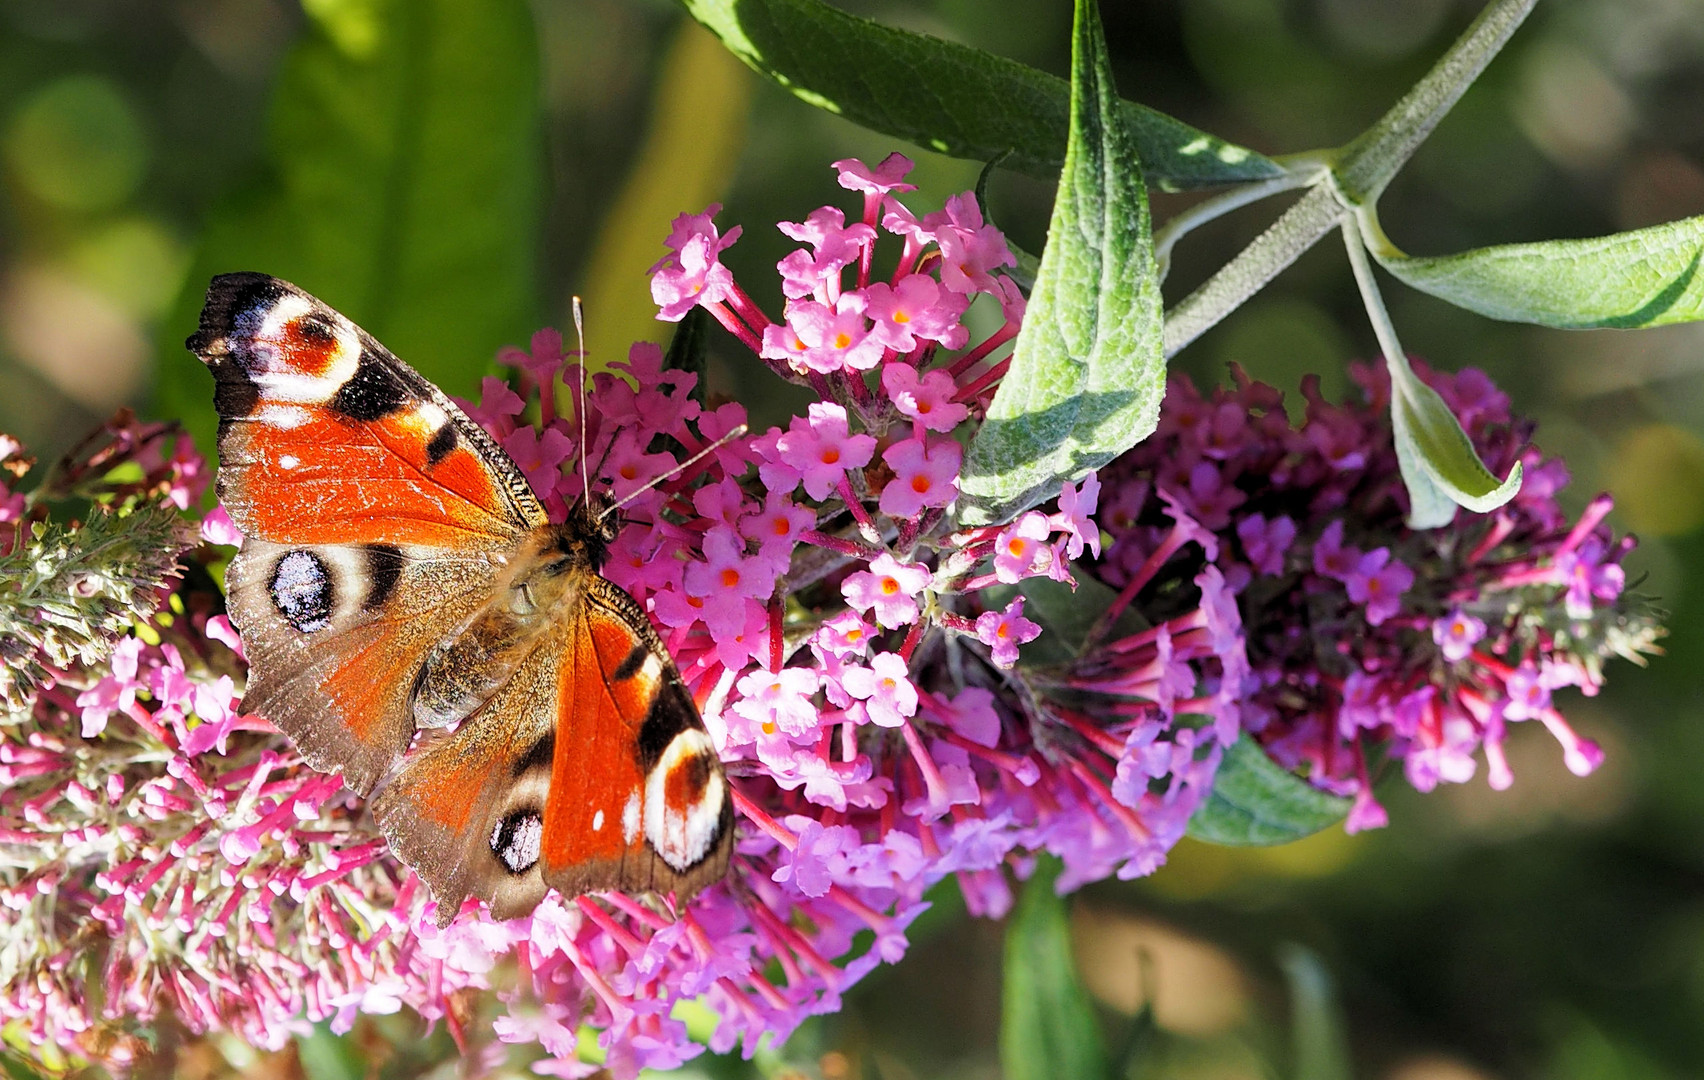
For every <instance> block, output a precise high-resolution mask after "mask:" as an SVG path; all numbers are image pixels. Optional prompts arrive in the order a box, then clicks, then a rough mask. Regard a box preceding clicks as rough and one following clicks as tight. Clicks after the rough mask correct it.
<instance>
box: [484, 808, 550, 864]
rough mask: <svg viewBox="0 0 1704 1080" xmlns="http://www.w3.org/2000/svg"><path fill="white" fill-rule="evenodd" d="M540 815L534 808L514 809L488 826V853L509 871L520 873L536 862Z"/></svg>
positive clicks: (541, 824)
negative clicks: (490, 826) (489, 834)
mask: <svg viewBox="0 0 1704 1080" xmlns="http://www.w3.org/2000/svg"><path fill="white" fill-rule="evenodd" d="M543 839H544V819H543V818H541V817H539V814H538V811H537V810H530V809H529V810H516V811H515V812H514V813H512V814H510V815H509V816H508V817H505V818H504V819H503V820H501V821H499V822H498V823H497V825H496V827H495V828H493V829H492V830H491V853H492V854H493V855H495V856H497V861H498V862H500V863H502V864H503V865H504V866H505V867H506V868H508V871H509V872H510V873H511V874H524V873H526V872H527V871H528V870H531V869H532V868H533V866H534V864H536V863H537V862H538V853H539V846H540V843H541V842H542V841H543Z"/></svg>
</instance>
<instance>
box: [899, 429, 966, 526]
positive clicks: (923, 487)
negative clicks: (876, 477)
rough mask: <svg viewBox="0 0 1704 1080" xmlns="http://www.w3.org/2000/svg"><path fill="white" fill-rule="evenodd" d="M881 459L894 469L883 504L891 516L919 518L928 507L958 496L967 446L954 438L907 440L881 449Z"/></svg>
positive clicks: (944, 503) (939, 504) (942, 503)
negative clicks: (961, 467) (959, 478)
mask: <svg viewBox="0 0 1704 1080" xmlns="http://www.w3.org/2000/svg"><path fill="white" fill-rule="evenodd" d="M882 460H883V461H885V462H887V464H888V467H889V468H891V469H892V470H893V479H892V480H889V481H888V482H887V484H886V486H884V487H883V488H882V498H881V503H880V509H881V512H882V513H884V514H886V515H888V516H889V517H891V518H910V517H916V516H917V515H918V514H919V513H921V512H922V511H923V509H924V508H925V507H930V506H946V505H947V504H948V503H950V502H952V501H953V500H954V499H956V498H958V474H959V465H960V464H961V463H962V462H963V460H964V448H963V447H961V446H960V445H959V444H958V443H957V442H955V441H953V440H952V439H941V438H932V439H930V440H928V441H927V442H925V441H924V440H923V439H906V440H904V441H903V442H896V443H894V444H893V445H892V446H890V447H888V448H887V449H886V450H884V451H882Z"/></svg>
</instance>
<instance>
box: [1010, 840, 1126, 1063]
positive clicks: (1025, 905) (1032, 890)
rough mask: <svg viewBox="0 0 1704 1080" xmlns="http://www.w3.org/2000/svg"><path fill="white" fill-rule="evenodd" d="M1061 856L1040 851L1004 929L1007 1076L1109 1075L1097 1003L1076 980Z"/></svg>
mask: <svg viewBox="0 0 1704 1080" xmlns="http://www.w3.org/2000/svg"><path fill="white" fill-rule="evenodd" d="M1059 870H1060V863H1059V860H1058V859H1056V858H1054V857H1053V856H1051V855H1043V856H1041V857H1040V859H1038V860H1037V862H1036V867H1035V873H1034V874H1033V875H1031V877H1030V879H1029V881H1028V882H1027V883H1026V884H1025V885H1024V891H1023V895H1022V896H1020V897H1019V898H1018V906H1017V908H1016V910H1014V911H1013V912H1012V919H1011V922H1010V923H1009V924H1008V925H1007V927H1006V962H1005V969H1006V970H1005V985H1004V988H1003V993H1002V1001H1001V1006H1000V1068H1001V1072H1002V1074H1003V1075H1004V1076H1005V1078H1006V1080H1106V1078H1107V1076H1108V1075H1109V1070H1108V1068H1107V1058H1106V1049H1105V1047H1104V1045H1103V1043H1102V1041H1101V1030H1100V1022H1099V1021H1098V1020H1097V1019H1096V1017H1095V1010H1094V1006H1093V1005H1091V1004H1090V1002H1089V997H1088V994H1086V993H1085V992H1084V991H1083V986H1082V983H1081V982H1079V981H1078V979H1077V968H1076V964H1075V963H1074V962H1073V960H1072V957H1071V928H1070V925H1069V922H1068V921H1067V919H1066V915H1065V903H1064V901H1063V900H1061V899H1060V898H1059V895H1058V894H1057V893H1056V892H1054V888H1053V883H1054V881H1055V880H1056V879H1057V878H1058V877H1059Z"/></svg>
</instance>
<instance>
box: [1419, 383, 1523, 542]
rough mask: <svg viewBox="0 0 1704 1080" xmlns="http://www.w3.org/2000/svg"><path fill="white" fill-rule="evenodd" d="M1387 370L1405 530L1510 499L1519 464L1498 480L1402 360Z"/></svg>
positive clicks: (1434, 525)
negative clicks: (1405, 511) (1459, 508)
mask: <svg viewBox="0 0 1704 1080" xmlns="http://www.w3.org/2000/svg"><path fill="white" fill-rule="evenodd" d="M1390 368H1391V407H1390V420H1391V427H1392V429H1393V431H1394V433H1395V437H1396V455H1397V461H1398V464H1399V465H1400V467H1401V469H1402V479H1403V482H1404V483H1405V484H1406V485H1407V486H1408V495H1409V503H1410V508H1409V513H1408V525H1409V528H1413V529H1436V528H1440V527H1441V526H1444V525H1448V524H1449V523H1450V521H1451V519H1452V518H1454V517H1455V508H1456V507H1457V506H1464V507H1466V508H1467V509H1469V510H1472V511H1474V512H1475V513H1480V514H1484V513H1489V512H1490V511H1492V510H1495V509H1497V508H1498V507H1499V506H1502V505H1503V504H1504V503H1506V502H1508V501H1509V500H1510V499H1512V498H1514V497H1515V495H1516V493H1518V492H1519V491H1520V490H1521V464H1520V462H1518V461H1517V462H1516V463H1515V467H1514V468H1513V469H1511V470H1510V471H1509V477H1508V479H1506V480H1498V479H1497V477H1496V476H1495V475H1493V474H1492V472H1491V471H1490V470H1489V469H1487V468H1486V467H1485V463H1484V462H1482V461H1480V460H1479V454H1478V452H1477V451H1475V450H1474V448H1473V441H1472V440H1471V439H1469V438H1468V437H1467V432H1465V431H1463V430H1462V429H1461V421H1459V420H1457V419H1456V416H1455V413H1453V412H1451V411H1450V407H1449V406H1448V405H1446V404H1445V403H1444V399H1443V398H1442V397H1439V396H1438V392H1437V391H1436V390H1434V389H1432V388H1431V387H1430V386H1427V385H1426V384H1425V383H1424V382H1421V381H1420V379H1419V377H1418V376H1416V375H1415V374H1414V371H1413V369H1412V368H1410V367H1409V366H1408V362H1407V361H1406V360H1402V362H1401V363H1395V364H1391V365H1390Z"/></svg>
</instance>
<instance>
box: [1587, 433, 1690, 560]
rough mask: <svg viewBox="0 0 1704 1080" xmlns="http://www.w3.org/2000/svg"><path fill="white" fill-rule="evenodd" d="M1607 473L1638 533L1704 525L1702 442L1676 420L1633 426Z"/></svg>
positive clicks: (1619, 504)
mask: <svg viewBox="0 0 1704 1080" xmlns="http://www.w3.org/2000/svg"><path fill="white" fill-rule="evenodd" d="M1605 472H1606V473H1607V474H1608V477H1609V489H1610V490H1611V491H1613V492H1615V505H1616V508H1617V509H1618V510H1620V511H1621V513H1622V515H1623V516H1624V518H1625V519H1626V521H1627V525H1628V527H1629V528H1630V529H1632V530H1633V531H1634V532H1636V533H1649V534H1651V535H1653V536H1681V535H1684V534H1686V533H1689V532H1692V531H1694V530H1695V529H1697V528H1698V527H1699V526H1700V525H1704V442H1701V441H1699V438H1698V436H1696V435H1694V434H1693V433H1692V432H1690V431H1687V430H1686V429H1684V428H1679V427H1675V426H1674V425H1672V424H1646V425H1644V426H1643V427H1637V428H1634V429H1633V430H1632V431H1631V432H1630V433H1628V435H1627V437H1626V438H1624V439H1622V440H1621V445H1620V446H1618V447H1617V448H1616V452H1615V455H1614V457H1613V458H1612V459H1611V460H1610V462H1609V467H1608V468H1607V469H1606V470H1605Z"/></svg>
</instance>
